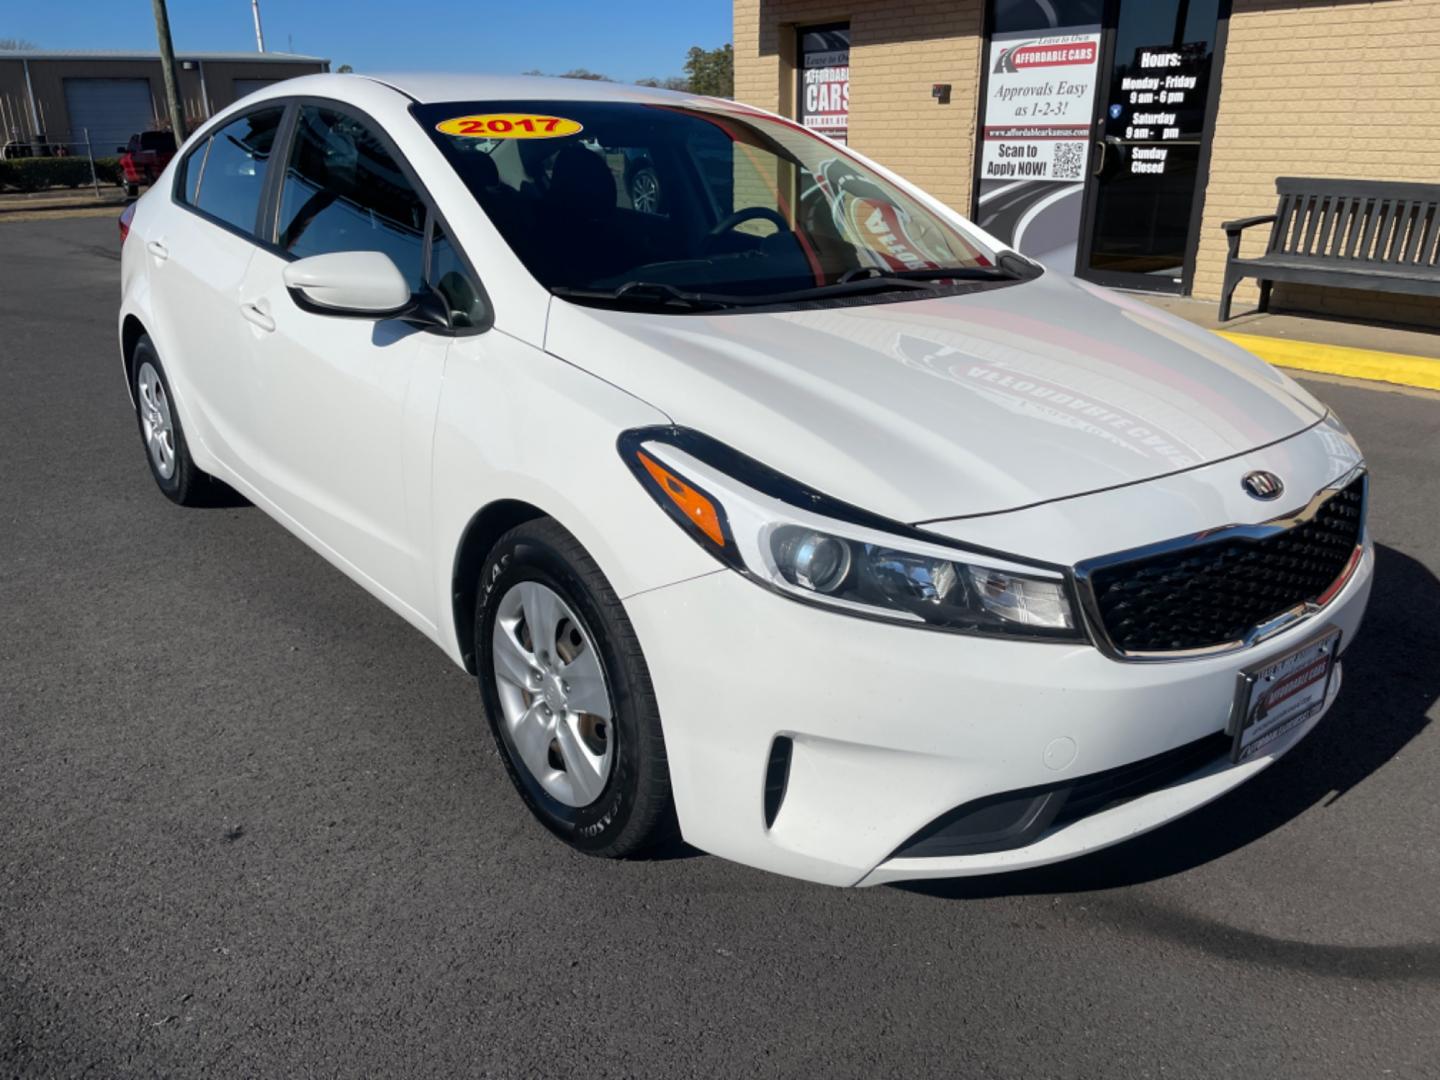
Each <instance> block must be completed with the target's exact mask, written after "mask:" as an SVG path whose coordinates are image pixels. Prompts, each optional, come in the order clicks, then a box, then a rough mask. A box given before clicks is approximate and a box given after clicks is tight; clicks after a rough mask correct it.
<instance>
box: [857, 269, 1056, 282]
mask: <svg viewBox="0 0 1440 1080" xmlns="http://www.w3.org/2000/svg"><path fill="white" fill-rule="evenodd" d="M1025 269H1026V270H1028V267H1026V268H1025ZM1025 276H1027V274H1025V273H1023V272H1022V271H1021V269H1020V268H1018V267H1011V266H926V267H919V268H917V269H914V270H886V269H884V268H882V267H879V266H857V267H855V268H854V269H851V270H847V271H845V273H844V274H842V275H840V280H839V281H837V282H836V284H837V285H847V284H849V283H850V282H852V281H913V282H922V281H940V280H945V281H994V280H996V279H997V278H999V279H1005V280H1008V279H1010V278H1017V277H1025Z"/></svg>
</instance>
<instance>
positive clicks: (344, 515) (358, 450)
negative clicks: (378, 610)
mask: <svg viewBox="0 0 1440 1080" xmlns="http://www.w3.org/2000/svg"><path fill="white" fill-rule="evenodd" d="M397 158H398V154H397V153H396V152H394V151H393V150H392V149H391V148H390V145H389V143H388V141H387V140H384V139H383V137H382V136H381V134H380V133H379V131H378V129H377V128H376V126H375V125H374V124H373V123H372V122H370V121H368V120H364V119H362V118H360V117H358V116H356V115H353V114H351V113H349V112H348V111H346V110H344V109H343V107H341V106H339V105H338V104H318V103H315V104H311V103H307V104H303V105H301V106H300V107H299V111H298V113H297V116H296V119H295V126H294V139H293V142H292V144H291V146H290V148H289V149H288V151H287V153H286V155H285V161H284V163H283V166H282V167H283V169H284V172H283V174H282V175H281V177H280V178H279V180H278V182H279V185H280V193H279V208H278V213H277V215H276V220H275V223H274V235H273V244H271V245H269V246H267V247H263V248H261V249H259V250H258V251H257V252H256V254H255V256H254V258H253V260H252V261H251V263H250V266H249V270H248V272H247V274H246V276H245V281H244V284H243V287H242V289H241V293H242V296H241V302H242V305H243V306H244V307H246V308H247V309H248V310H250V311H253V312H255V313H256V314H257V316H258V318H257V319H256V320H255V321H254V323H253V324H252V326H251V332H250V335H249V337H250V358H249V363H248V370H247V373H246V377H245V385H244V388H243V397H244V402H245V409H246V412H247V419H246V425H247V428H249V429H253V430H254V431H255V433H256V439H257V443H258V447H257V453H256V454H255V455H254V456H253V458H252V459H251V462H250V464H251V465H252V467H253V468H254V469H255V470H256V484H257V486H258V487H259V488H260V490H261V491H262V492H263V493H264V494H265V495H266V497H268V498H269V499H270V500H272V501H273V502H274V504H275V505H276V506H277V507H278V508H279V509H280V510H282V511H283V512H284V514H285V515H286V516H287V517H289V518H290V519H291V520H292V521H293V522H294V523H295V524H296V525H297V526H299V528H300V529H301V530H303V532H304V533H306V534H308V537H309V538H310V539H311V540H312V542H314V541H318V543H319V545H321V546H322V548H323V549H325V550H326V551H327V552H328V553H329V554H330V556H331V557H332V558H335V559H336V560H337V561H339V562H340V563H341V564H342V565H344V566H345V567H346V568H347V569H348V570H350V571H351V572H352V573H358V575H359V576H360V577H362V578H364V579H366V580H367V581H368V582H369V583H370V584H371V585H372V586H375V587H378V589H379V590H380V591H382V592H383V593H385V594H386V595H387V597H388V598H389V599H390V600H391V601H392V602H393V601H397V600H398V601H400V604H401V605H402V606H403V607H407V608H411V609H412V610H416V609H419V610H420V611H422V612H423V617H424V619H425V620H426V621H429V619H430V617H431V614H432V613H430V612H428V611H424V608H426V607H427V606H430V605H426V604H424V603H423V602H422V600H421V596H422V595H424V594H422V593H421V591H420V575H419V571H418V568H417V559H418V553H419V551H420V545H421V543H423V542H424V541H425V540H426V539H427V538H428V521H427V520H426V519H425V517H424V516H423V515H415V514H410V513H408V512H407V507H406V500H405V493H406V486H407V479H408V480H409V481H410V483H411V486H412V487H413V486H414V485H415V484H418V483H427V484H428V467H429V432H430V426H431V425H432V424H433V420H434V408H433V401H434V398H435V396H436V395H438V392H439V380H440V376H441V374H442V373H443V365H444V358H445V352H446V349H447V347H448V341H449V339H448V338H447V337H446V336H444V335H440V334H433V333H428V332H425V331H422V330H420V329H417V328H416V327H415V326H413V325H411V324H409V323H406V322H402V321H400V320H398V319H380V320H376V319H370V318H353V317H346V316H339V315H333V314H316V313H314V312H310V311H305V310H302V309H301V308H300V307H299V306H297V305H296V303H295V301H294V299H293V298H292V297H291V296H290V294H289V292H288V290H287V288H286V286H285V282H284V279H283V277H282V275H283V272H284V270H285V267H286V266H287V265H288V264H289V263H290V262H291V261H293V260H295V259H301V258H305V257H307V256H312V255H321V254H326V253H330V252H337V251H380V252H383V253H384V254H386V255H388V256H389V257H390V258H391V259H392V260H393V261H394V263H395V265H396V266H397V267H398V268H399V269H400V271H401V273H402V274H403V275H404V276H405V278H406V279H407V280H408V281H409V282H410V285H411V289H412V290H413V291H418V290H419V289H420V288H421V287H422V284H423V282H424V281H425V277H426V273H425V258H426V252H427V243H426V231H425V230H426V227H427V222H428V210H427V206H426V203H425V201H424V200H423V199H422V197H421V195H420V193H419V192H418V190H417V188H416V186H415V185H414V184H413V183H412V182H411V181H410V179H409V178H408V176H407V174H406V173H405V171H404V170H403V169H402V168H401V166H400V164H399V162H398V160H397ZM427 403H428V404H427ZM427 410H428V412H427Z"/></svg>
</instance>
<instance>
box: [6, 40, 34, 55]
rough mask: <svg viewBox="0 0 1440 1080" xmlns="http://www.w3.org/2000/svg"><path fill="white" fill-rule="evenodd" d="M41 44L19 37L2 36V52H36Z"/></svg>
mask: <svg viewBox="0 0 1440 1080" xmlns="http://www.w3.org/2000/svg"><path fill="white" fill-rule="evenodd" d="M38 48H39V46H38V45H36V44H35V43H34V42H33V41H26V40H25V39H24V38H18V37H0V52H34V51H35V50H36V49H38Z"/></svg>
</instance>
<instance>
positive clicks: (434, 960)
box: [0, 218, 1440, 1080]
mask: <svg viewBox="0 0 1440 1080" xmlns="http://www.w3.org/2000/svg"><path fill="white" fill-rule="evenodd" d="M117 259H118V254H117V235H116V229H115V225H114V223H113V221H111V220H109V219H94V218H91V219H79V220H62V221H46V222H23V223H4V222H0V462H3V465H0V1073H3V1074H4V1075H15V1076H27V1077H28V1076H70V1075H79V1074H86V1075H95V1076H105V1077H110V1076H126V1075H144V1076H150V1075H158V1074H165V1073H173V1074H180V1075H199V1074H215V1075H254V1076H261V1075H269V1076H279V1075H315V1076H328V1075H360V1074H368V1075H376V1076H401V1075H436V1076H456V1075H476V1076H586V1077H606V1076H645V1077H652V1076H653V1077H688V1076H723V1077H731V1076H734V1077H739V1076H780V1075H792V1076H816V1077H841V1076H847V1077H848V1076H856V1077H860V1076H864V1077H871V1076H895V1075H912V1076H928V1075H936V1076H946V1077H967V1078H969V1077H1060V1076H1064V1077H1072V1076H1073V1077H1097V1078H1102V1077H1106V1078H1108V1077H1120V1076H1125V1077H1129V1076H1137V1077H1142V1076H1143V1077H1188V1076H1206V1077H1213V1076H1233V1077H1260V1076H1263V1077H1267V1078H1289V1077H1295V1078H1302V1077H1303V1078H1307V1080H1308V1078H1319V1077H1435V1076H1440V900H1437V897H1440V783H1437V779H1436V778H1437V776H1440V724H1437V723H1436V720H1437V719H1440V704H1437V699H1440V580H1437V575H1440V467H1437V466H1440V399H1437V398H1435V397H1428V398H1427V397H1421V396H1407V395H1405V394H1401V393H1394V392H1382V391H1379V390H1374V389H1369V388H1365V387H1363V386H1360V385H1358V384H1349V385H1342V384H1338V383H1334V382H1311V383H1309V384H1308V385H1309V386H1310V387H1311V389H1312V390H1313V391H1314V392H1315V393H1317V394H1318V395H1319V396H1320V397H1321V398H1322V399H1324V400H1326V401H1328V402H1329V403H1331V404H1332V405H1333V406H1334V407H1335V408H1336V409H1337V411H1338V412H1339V413H1340V415H1341V416H1342V417H1343V418H1344V419H1345V421H1346V422H1347V423H1348V424H1349V426H1350V427H1351V429H1352V430H1353V431H1354V432H1355V433H1356V435H1357V437H1358V438H1359V439H1360V441H1361V443H1362V445H1363V446H1364V447H1365V448H1366V450H1367V453H1368V456H1369V460H1370V464H1371V467H1372V469H1373V476H1374V479H1373V490H1372V495H1373V509H1372V517H1371V524H1372V529H1373V531H1374V535H1375V536H1376V538H1377V541H1378V543H1379V544H1380V545H1381V546H1380V555H1379V570H1378V581H1377V585H1376V591H1375V594H1374V598H1373V600H1372V603H1371V608H1370V615H1369V617H1368V621H1367V625H1366V626H1365V628H1364V631H1363V633H1362V636H1361V637H1360V638H1359V639H1358V640H1357V641H1356V642H1355V643H1354V645H1353V647H1352V648H1351V649H1350V651H1349V652H1348V653H1347V654H1346V672H1345V689H1344V693H1343V694H1342V697H1341V700H1340V702H1339V703H1338V705H1337V706H1336V708H1335V710H1334V711H1333V712H1332V713H1331V715H1330V716H1329V717H1328V718H1327V719H1326V720H1325V722H1324V723H1323V724H1321V725H1320V726H1319V727H1318V728H1317V729H1316V731H1315V732H1314V734H1313V735H1312V736H1311V737H1310V738H1309V739H1308V740H1307V741H1306V742H1305V743H1303V744H1302V745H1301V746H1300V747H1299V748H1297V749H1296V750H1295V751H1294V752H1293V753H1291V754H1290V755H1289V756H1288V757H1286V758H1285V759H1283V760H1282V761H1281V762H1280V763H1279V764H1277V765H1276V766H1275V767H1274V768H1273V769H1271V770H1270V771H1269V772H1267V773H1266V774H1264V775H1263V776H1262V777H1260V778H1259V779H1257V780H1256V781H1254V782H1253V783H1251V784H1250V785H1248V786H1246V787H1244V788H1242V789H1240V790H1239V791H1238V792H1235V793H1233V794H1231V795H1229V796H1227V797H1226V798H1224V799H1222V800H1221V801H1219V802H1218V803H1216V804H1214V805H1212V806H1210V807H1208V808H1206V809H1204V810H1202V811H1200V812H1199V813H1196V814H1194V815H1193V816H1191V817H1190V818H1188V819H1186V820H1184V821H1181V822H1179V823H1176V824H1174V825H1172V826H1170V827H1168V828H1165V829H1163V830H1160V831H1159V832H1157V833H1154V834H1151V835H1150V836H1147V837H1144V838H1142V839H1140V840H1137V841H1133V842H1131V843H1130V844H1128V845H1124V846H1122V847H1120V848H1117V849H1112V850H1111V851H1108V852H1104V853H1100V854H1097V855H1094V856H1091V857H1089V858H1087V859H1085V860H1082V861H1079V862H1076V863H1072V864H1069V865H1065V866H1060V867H1056V868H1051V869H1049V870H1046V871H1043V872H1031V873H1025V874H1020V875H1011V876H1003V877H995V878H989V879H982V880H969V881H960V882H954V883H943V884H940V885H928V886H924V887H906V888H880V889H870V890H861V891H839V890H832V889H827V888H822V887H819V886H813V885H808V884H804V883H801V882H795V881H788V880H784V879H781V878H778V877H773V876H769V875H766V874H763V873H760V872H758V871H753V870H749V869H746V868H743V867H739V866H735V865H732V864H729V863H726V862H722V861H721V860H718V859H715V858H711V857H708V856H704V855H701V854H699V853H696V852H691V851H688V850H685V849H677V850H675V851H674V852H672V853H671V857H668V858H665V859H662V860H658V861H650V862H631V863H604V862H599V861H595V860H591V859H587V858H585V857H584V856H581V855H578V854H574V853H571V852H570V851H568V850H567V849H565V848H563V847H561V846H560V845H559V844H558V843H557V842H555V841H553V840H552V839H551V838H549V836H548V834H546V833H545V832H544V831H543V830H542V829H541V827H540V826H539V825H537V824H535V823H533V822H532V821H531V819H530V818H529V817H528V816H527V815H526V814H525V813H524V811H523V810H522V808H521V806H520V804H519V801H518V799H517V798H516V796H515V795H514V793H513V791H512V790H511V788H510V786H509V784H508V782H507V781H506V779H505V776H504V772H503V768H502V765H501V763H500V761H499V759H498V758H497V756H496V754H495V752H494V750H493V748H492V745H491V742H490V738H489V735H488V733H487V732H486V731H485V730H484V729H483V727H482V720H481V717H480V715H479V701H478V694H477V692H476V689H475V687H474V685H473V684H472V681H471V680H470V679H469V678H468V677H467V676H465V675H464V674H463V673H462V672H460V671H459V670H458V669H456V668H454V667H453V666H451V664H450V663H449V661H448V660H447V659H446V658H445V657H444V656H443V655H441V653H440V652H439V651H438V650H437V649H435V648H434V646H432V645H430V644H429V643H428V642H427V641H425V640H424V639H422V638H421V637H420V635H419V634H418V633H416V632H415V631H413V630H412V629H410V628H409V627H408V626H406V625H405V624H404V623H403V622H402V621H401V620H400V619H399V618H398V617H396V616H392V615H391V614H389V613H388V612H387V611H385V610H384V609H382V608H381V607H380V606H379V605H378V604H377V603H375V602H374V601H372V600H371V599H370V598H369V597H368V596H366V595H365V594H363V593H362V592H361V590H360V589H359V588H358V587H356V586H354V585H352V584H350V583H349V582H348V581H347V580H346V579H344V578H343V577H342V576H341V575H340V574H339V573H338V572H336V571H334V570H332V569H330V568H329V567H328V566H327V565H326V564H324V563H323V562H322V561H321V559H320V558H319V557H318V556H315V555H313V554H311V553H310V552H309V551H308V550H307V549H306V548H304V547H303V546H302V545H301V544H300V543H299V542H298V541H296V540H293V539H292V538H290V537H289V536H288V535H287V534H286V533H284V532H283V531H282V530H281V529H280V527H279V526H277V525H275V524H273V523H272V522H271V521H270V520H268V519H267V518H265V517H264V516H263V515H261V514H260V513H259V512H258V511H255V510H253V509H249V508H221V509H213V510H182V509H179V508H176V507H174V506H172V505H171V504H169V503H168V502H166V501H165V500H164V499H163V498H162V497H161V496H160V494H159V493H158V492H157V491H156V490H155V488H154V485H153V484H152V482H151V480H150V477H149V474H148V473H147V471H146V466H145V461H144V457H143V453H142V449H141V446H140V441H139V438H138V436H137V434H136V431H135V423H134V419H133V416H132V414H131V412H130V410H129V405H128V402H127V399H126V394H125V389H124V386H123V383H122V379H121V377H120V375H119V369H118V361H117V359H116V354H115V344H114V337H115V308H116V303H117V293H118V285H117V281H118V269H119V264H118V261H117Z"/></svg>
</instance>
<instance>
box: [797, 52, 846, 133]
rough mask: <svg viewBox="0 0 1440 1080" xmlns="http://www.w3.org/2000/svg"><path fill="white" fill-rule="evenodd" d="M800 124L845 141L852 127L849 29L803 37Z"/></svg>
mask: <svg viewBox="0 0 1440 1080" xmlns="http://www.w3.org/2000/svg"><path fill="white" fill-rule="evenodd" d="M799 113H800V122H801V123H802V124H804V125H805V126H806V127H807V128H809V129H810V130H811V131H816V132H819V133H820V134H821V135H828V136H830V138H832V139H838V140H839V141H840V142H844V141H845V137H846V135H847V133H848V131H849V127H850V28H849V27H848V26H830V27H821V28H816V29H813V30H806V31H804V32H803V33H801V35H800V109H799Z"/></svg>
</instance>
